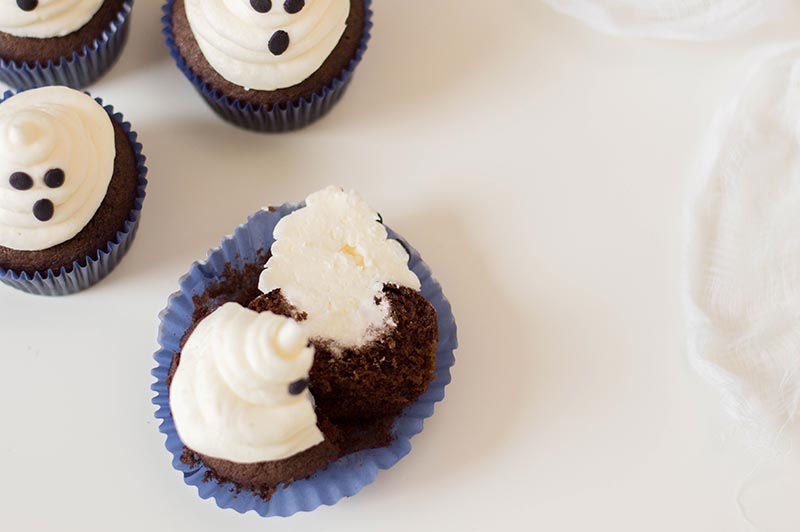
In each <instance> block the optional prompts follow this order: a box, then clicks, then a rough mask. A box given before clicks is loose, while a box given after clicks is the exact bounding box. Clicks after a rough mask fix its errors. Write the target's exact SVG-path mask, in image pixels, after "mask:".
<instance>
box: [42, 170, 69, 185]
mask: <svg viewBox="0 0 800 532" xmlns="http://www.w3.org/2000/svg"><path fill="white" fill-rule="evenodd" d="M44 184H45V185H47V186H48V187H50V188H58V187H60V186H61V185H63V184H64V170H62V169H61V168H53V169H52V170H48V171H47V173H46V174H44Z"/></svg>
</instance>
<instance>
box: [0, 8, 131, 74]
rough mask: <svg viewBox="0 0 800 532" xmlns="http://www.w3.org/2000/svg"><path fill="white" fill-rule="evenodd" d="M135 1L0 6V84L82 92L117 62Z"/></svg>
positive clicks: (126, 34)
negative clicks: (57, 88)
mask: <svg viewBox="0 0 800 532" xmlns="http://www.w3.org/2000/svg"><path fill="white" fill-rule="evenodd" d="M132 5H133V0H7V1H5V2H2V3H0V81H3V82H4V83H6V84H7V85H10V86H12V87H17V88H28V87H37V86H43V85H66V86H68V87H73V88H83V87H86V86H87V85H90V84H91V83H93V82H94V81H95V80H97V79H98V78H99V77H100V76H102V75H103V74H105V73H106V72H107V71H108V70H109V69H110V68H111V67H112V66H113V64H114V63H115V62H116V60H117V57H118V56H119V54H120V52H121V51H122V48H123V47H124V45H125V42H126V39H127V36H128V26H129V20H130V13H131V8H132Z"/></svg>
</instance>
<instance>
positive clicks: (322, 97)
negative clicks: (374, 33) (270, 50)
mask: <svg viewBox="0 0 800 532" xmlns="http://www.w3.org/2000/svg"><path fill="white" fill-rule="evenodd" d="M174 4H175V0H167V3H166V4H164V7H163V11H164V16H163V18H162V19H161V22H162V23H163V26H164V28H163V30H162V33H163V34H164V37H165V39H166V43H167V47H168V48H169V53H170V55H171V56H172V58H173V59H174V60H175V63H176V64H177V65H178V68H179V69H180V70H181V72H183V75H184V76H186V77H187V78H188V79H189V81H191V82H192V85H193V86H194V88H195V89H196V90H197V92H199V93H200V95H201V96H202V97H203V99H205V101H206V103H207V104H208V105H209V106H210V107H211V109H212V110H213V111H214V112H215V113H216V114H217V115H219V116H220V117H221V118H223V119H224V120H227V121H228V122H230V123H232V124H234V125H237V126H239V127H242V128H245V129H250V130H253V131H262V132H271V133H278V132H284V131H292V130H295V129H300V128H303V127H305V126H307V125H309V124H311V123H312V122H315V121H317V120H319V119H320V118H322V117H323V116H325V115H326V114H327V113H328V111H330V110H331V108H333V106H334V105H335V104H336V103H337V102H338V101H339V100H340V99H341V97H342V96H343V95H344V93H345V91H346V90H347V87H348V85H349V84H350V80H351V79H352V78H353V72H354V71H355V68H356V66H358V64H359V63H360V62H361V59H362V57H363V56H364V52H366V51H367V43H368V42H369V39H370V36H371V35H370V30H371V29H372V10H371V9H370V6H371V4H372V0H364V33H363V35H362V37H361V44H360V45H359V47H358V49H357V50H356V54H355V56H354V57H353V59H351V60H350V63H349V64H348V65H347V67H345V68H344V70H342V72H341V73H340V74H339V75H338V76H337V77H336V78H334V79H333V80H331V82H330V83H328V84H327V85H326V86H325V87H323V88H322V89H320V90H319V91H317V92H315V93H314V94H312V95H311V97H310V98H306V97H303V98H300V99H299V100H294V101H290V102H285V103H280V104H276V105H271V106H267V105H262V104H258V105H254V104H252V103H249V102H242V101H240V100H237V99H235V98H231V97H228V96H226V95H225V94H222V93H221V92H219V91H217V90H216V89H214V88H212V87H211V86H209V85H208V84H207V83H206V82H205V81H203V80H202V79H201V78H200V76H198V75H197V74H195V73H194V72H193V71H192V69H191V68H190V67H189V65H188V64H187V63H186V61H185V60H184V59H183V56H181V53H180V50H178V46H177V45H176V44H175V33H174V31H173V28H172V11H173V6H174Z"/></svg>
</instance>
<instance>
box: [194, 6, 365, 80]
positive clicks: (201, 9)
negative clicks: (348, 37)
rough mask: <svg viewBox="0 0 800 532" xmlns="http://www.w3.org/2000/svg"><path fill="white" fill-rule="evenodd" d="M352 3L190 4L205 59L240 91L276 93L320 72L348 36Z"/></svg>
mask: <svg viewBox="0 0 800 532" xmlns="http://www.w3.org/2000/svg"><path fill="white" fill-rule="evenodd" d="M349 14H350V0H305V1H304V0H285V1H284V0H186V17H187V19H188V20H189V25H190V26H191V28H192V32H193V33H194V36H195V39H196V40H197V44H198V45H199V46H200V50H201V51H202V52H203V55H204V56H205V58H206V60H207V61H208V62H209V64H211V66H212V67H213V68H214V70H216V71H217V72H218V73H219V74H220V75H221V76H222V77H223V78H225V79H227V80H228V81H230V82H231V83H235V84H236V85H239V86H241V87H245V88H248V89H256V90H276V89H282V88H286V87H291V86H293V85H297V84H298V83H301V82H302V81H304V80H305V79H307V78H308V77H309V76H311V74H313V73H314V72H316V71H317V69H319V67H320V66H322V64H323V63H324V62H325V59H327V57H328V56H329V55H330V54H331V52H332V51H333V49H334V48H336V45H337V43H338V42H339V39H340V38H341V37H342V35H343V34H344V30H345V27H346V25H347V17H348V15H349Z"/></svg>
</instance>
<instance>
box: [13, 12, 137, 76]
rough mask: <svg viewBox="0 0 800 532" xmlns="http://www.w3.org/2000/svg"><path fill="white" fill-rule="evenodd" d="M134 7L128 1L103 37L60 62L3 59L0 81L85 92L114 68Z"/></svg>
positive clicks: (123, 45) (126, 35)
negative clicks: (65, 87)
mask: <svg viewBox="0 0 800 532" xmlns="http://www.w3.org/2000/svg"><path fill="white" fill-rule="evenodd" d="M132 8H133V0H126V2H125V3H124V4H123V6H122V10H121V11H120V12H119V13H118V14H117V16H116V18H115V19H114V20H113V21H112V22H111V24H110V25H109V27H108V29H106V30H105V31H103V33H102V34H100V37H98V38H96V39H95V40H94V41H92V42H91V43H89V44H87V45H86V46H84V47H83V48H82V49H81V50H79V51H76V52H73V53H72V54H70V55H69V56H66V57H62V58H60V59H59V60H57V61H52V60H50V61H47V62H46V63H42V62H36V63H18V62H16V61H6V60H4V59H1V58H0V81H2V82H3V83H5V84H6V85H8V86H10V87H14V88H18V89H28V88H32V87H42V86H46V85H66V86H67V87H72V88H73V89H82V88H84V87H87V86H89V85H91V84H92V83H94V82H95V81H97V80H98V79H99V78H100V77H101V76H102V75H103V74H105V73H106V72H108V70H110V69H111V67H112V66H114V63H116V61H117V58H118V57H119V54H120V52H122V49H123V48H124V47H125V42H126V41H127V39H128V29H129V27H130V18H131V9H132Z"/></svg>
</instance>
